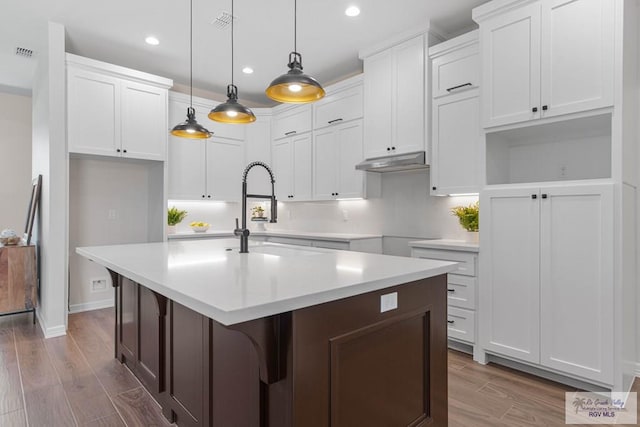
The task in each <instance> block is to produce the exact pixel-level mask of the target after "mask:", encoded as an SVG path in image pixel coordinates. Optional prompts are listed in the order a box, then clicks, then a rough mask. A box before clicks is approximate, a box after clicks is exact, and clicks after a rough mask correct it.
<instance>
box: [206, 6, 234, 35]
mask: <svg viewBox="0 0 640 427" xmlns="http://www.w3.org/2000/svg"><path fill="white" fill-rule="evenodd" d="M235 19H236V20H238V17H237V16H236V17H235ZM211 24H213V26H214V27H216V28H217V29H219V30H224V29H225V28H227V27H228V26H229V25H230V24H231V14H230V13H229V12H226V11H224V10H223V11H222V12H220V14H219V15H218V16H217V17H216V19H214V20H213V22H211Z"/></svg>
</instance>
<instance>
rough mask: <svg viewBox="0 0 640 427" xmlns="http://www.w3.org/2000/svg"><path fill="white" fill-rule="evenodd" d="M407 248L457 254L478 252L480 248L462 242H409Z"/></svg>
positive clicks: (435, 240) (436, 240)
mask: <svg viewBox="0 0 640 427" xmlns="http://www.w3.org/2000/svg"><path fill="white" fill-rule="evenodd" d="M409 247H411V248H422V249H440V250H447V251H459V252H476V253H477V252H480V246H479V245H478V243H473V242H466V241H464V240H447V239H441V240H438V239H434V240H416V241H412V242H409Z"/></svg>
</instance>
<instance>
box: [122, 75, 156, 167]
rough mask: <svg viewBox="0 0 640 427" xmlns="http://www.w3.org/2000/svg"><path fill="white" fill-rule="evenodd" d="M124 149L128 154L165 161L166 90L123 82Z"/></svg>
mask: <svg viewBox="0 0 640 427" xmlns="http://www.w3.org/2000/svg"><path fill="white" fill-rule="evenodd" d="M121 88H122V113H123V114H122V120H121V123H122V128H121V130H122V148H123V150H126V151H124V155H125V156H126V157H133V158H136V159H149V160H165V159H166V146H167V90H166V89H161V88H157V87H154V86H149V85H144V84H140V83H134V82H122V84H121Z"/></svg>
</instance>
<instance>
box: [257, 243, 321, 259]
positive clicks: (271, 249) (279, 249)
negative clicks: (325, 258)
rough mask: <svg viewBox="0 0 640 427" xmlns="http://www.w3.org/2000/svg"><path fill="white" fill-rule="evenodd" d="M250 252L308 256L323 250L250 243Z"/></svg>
mask: <svg viewBox="0 0 640 427" xmlns="http://www.w3.org/2000/svg"><path fill="white" fill-rule="evenodd" d="M249 252H250V253H251V252H253V253H259V254H266V255H274V256H282V257H297V256H308V255H320V254H322V253H323V252H320V251H314V250H307V249H302V248H300V249H297V248H296V249H294V248H287V247H283V246H275V245H274V246H272V245H261V246H251V245H249Z"/></svg>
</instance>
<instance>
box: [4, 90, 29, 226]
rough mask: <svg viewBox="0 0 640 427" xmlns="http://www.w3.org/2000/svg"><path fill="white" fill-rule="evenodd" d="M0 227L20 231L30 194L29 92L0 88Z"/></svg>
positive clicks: (25, 215)
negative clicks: (7, 91)
mask: <svg viewBox="0 0 640 427" xmlns="http://www.w3.org/2000/svg"><path fill="white" fill-rule="evenodd" d="M0 129H2V136H1V137H0V159H2V160H0V165H1V166H0V200H2V201H3V202H2V209H0V230H2V229H5V228H11V229H13V230H15V231H16V232H17V233H18V234H22V232H23V231H24V227H25V220H26V217H27V208H28V206H29V196H30V194H31V179H32V176H31V96H23V95H15V94H8V93H2V92H0Z"/></svg>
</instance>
